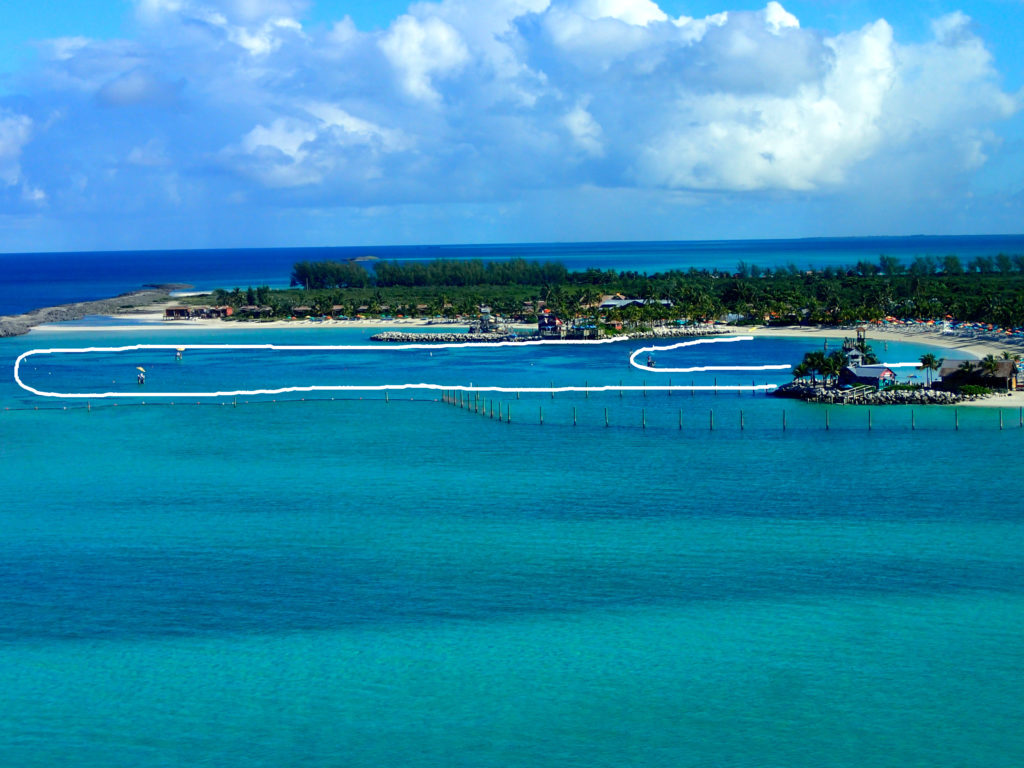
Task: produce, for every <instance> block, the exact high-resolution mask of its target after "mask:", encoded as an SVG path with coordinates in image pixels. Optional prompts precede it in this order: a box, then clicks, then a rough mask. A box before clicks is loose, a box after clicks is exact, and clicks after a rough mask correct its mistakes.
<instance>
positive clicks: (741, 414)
mask: <svg viewBox="0 0 1024 768" xmlns="http://www.w3.org/2000/svg"><path fill="white" fill-rule="evenodd" d="M742 431H743V411H742V409H741V410H740V432H742Z"/></svg>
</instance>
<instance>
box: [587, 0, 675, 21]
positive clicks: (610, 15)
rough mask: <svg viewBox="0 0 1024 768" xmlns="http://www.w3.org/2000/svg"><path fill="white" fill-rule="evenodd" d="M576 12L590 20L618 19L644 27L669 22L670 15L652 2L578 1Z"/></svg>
mask: <svg viewBox="0 0 1024 768" xmlns="http://www.w3.org/2000/svg"><path fill="white" fill-rule="evenodd" d="M575 10H576V12H577V13H579V14H580V15H581V16H584V17H586V18H588V19H617V20H619V21H624V22H626V23H627V24H635V25H637V26H642V27H643V26H647V25H648V24H650V23H651V22H653V21H667V20H668V14H666V13H665V12H664V11H663V10H661V8H659V7H658V5H657V3H652V2H651V0H578V2H577V3H576V6H575Z"/></svg>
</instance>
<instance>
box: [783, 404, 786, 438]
mask: <svg viewBox="0 0 1024 768" xmlns="http://www.w3.org/2000/svg"><path fill="white" fill-rule="evenodd" d="M782 431H783V432H785V431H786V409H785V408H783V409H782Z"/></svg>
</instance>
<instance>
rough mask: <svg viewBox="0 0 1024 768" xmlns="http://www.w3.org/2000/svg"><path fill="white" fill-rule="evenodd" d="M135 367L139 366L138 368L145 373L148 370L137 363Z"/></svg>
mask: <svg viewBox="0 0 1024 768" xmlns="http://www.w3.org/2000/svg"><path fill="white" fill-rule="evenodd" d="M135 367H136V368H138V369H139V370H140V371H142V372H143V373H145V372H146V369H145V368H143V367H142V366H141V365H136V366H135Z"/></svg>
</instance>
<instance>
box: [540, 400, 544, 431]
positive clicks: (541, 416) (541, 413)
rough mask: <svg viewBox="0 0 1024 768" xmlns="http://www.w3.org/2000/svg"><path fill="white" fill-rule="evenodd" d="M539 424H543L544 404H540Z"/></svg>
mask: <svg viewBox="0 0 1024 768" xmlns="http://www.w3.org/2000/svg"><path fill="white" fill-rule="evenodd" d="M540 425H541V426H542V427H543V426H544V406H543V405H542V406H540Z"/></svg>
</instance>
